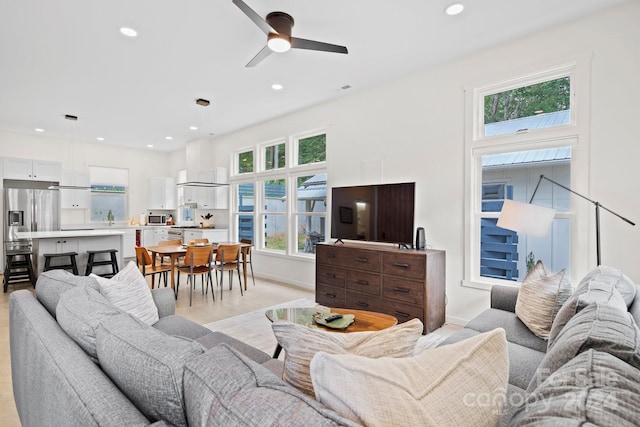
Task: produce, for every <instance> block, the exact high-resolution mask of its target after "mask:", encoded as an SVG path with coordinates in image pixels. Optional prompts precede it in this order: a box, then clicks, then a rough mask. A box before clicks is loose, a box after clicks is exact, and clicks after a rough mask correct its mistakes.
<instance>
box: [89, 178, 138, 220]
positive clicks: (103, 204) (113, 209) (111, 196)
mask: <svg viewBox="0 0 640 427" xmlns="http://www.w3.org/2000/svg"><path fill="white" fill-rule="evenodd" d="M89 181H90V184H91V222H109V221H111V222H118V221H126V220H127V186H128V185H129V171H128V170H127V169H119V168H108V167H99V166H89Z"/></svg>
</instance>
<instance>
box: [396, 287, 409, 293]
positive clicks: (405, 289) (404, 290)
mask: <svg viewBox="0 0 640 427" xmlns="http://www.w3.org/2000/svg"><path fill="white" fill-rule="evenodd" d="M393 290H394V291H396V292H403V293H405V294H408V293H409V292H411V290H409V289H407V288H393Z"/></svg>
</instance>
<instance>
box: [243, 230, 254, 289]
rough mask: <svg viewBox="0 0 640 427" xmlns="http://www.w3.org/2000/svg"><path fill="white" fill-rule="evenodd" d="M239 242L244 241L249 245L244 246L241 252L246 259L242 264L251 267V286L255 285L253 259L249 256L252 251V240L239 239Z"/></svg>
mask: <svg viewBox="0 0 640 427" xmlns="http://www.w3.org/2000/svg"><path fill="white" fill-rule="evenodd" d="M240 243H245V244H248V245H251V246H250V247H248V248H245V249H244V250H243V252H242V256H243V257H247V258H248V259H246V260H244V261H245V262H244V265H247V264H248V265H249V267H250V268H251V280H253V286H255V285H256V278H255V277H253V259H252V257H251V252H253V241H252V240H251V239H241V240H240Z"/></svg>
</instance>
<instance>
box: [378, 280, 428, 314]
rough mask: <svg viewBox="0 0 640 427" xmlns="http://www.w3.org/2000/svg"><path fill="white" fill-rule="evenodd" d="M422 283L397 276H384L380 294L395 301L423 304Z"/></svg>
mask: <svg viewBox="0 0 640 427" xmlns="http://www.w3.org/2000/svg"><path fill="white" fill-rule="evenodd" d="M424 291H425V288H424V283H423V282H418V281H413V280H407V279H405V278H403V277H398V276H384V279H383V281H382V296H383V297H385V298H390V299H393V300H396V301H403V302H406V303H409V304H413V305H417V306H420V307H422V306H424Z"/></svg>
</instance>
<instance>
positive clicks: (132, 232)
mask: <svg viewBox="0 0 640 427" xmlns="http://www.w3.org/2000/svg"><path fill="white" fill-rule="evenodd" d="M113 230H117V231H122V232H123V233H124V235H123V236H122V258H133V259H135V257H136V229H135V228H114V229H113ZM122 267H124V266H120V268H121V269H122Z"/></svg>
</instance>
